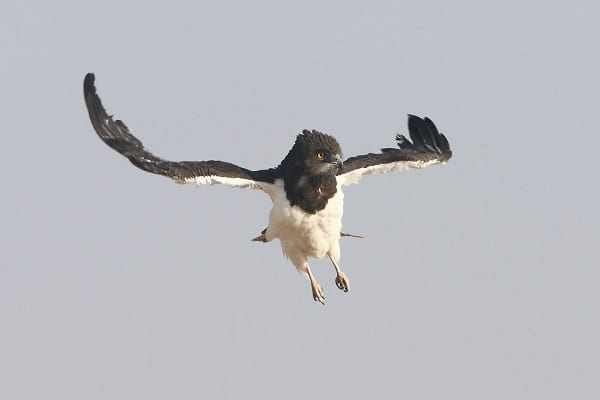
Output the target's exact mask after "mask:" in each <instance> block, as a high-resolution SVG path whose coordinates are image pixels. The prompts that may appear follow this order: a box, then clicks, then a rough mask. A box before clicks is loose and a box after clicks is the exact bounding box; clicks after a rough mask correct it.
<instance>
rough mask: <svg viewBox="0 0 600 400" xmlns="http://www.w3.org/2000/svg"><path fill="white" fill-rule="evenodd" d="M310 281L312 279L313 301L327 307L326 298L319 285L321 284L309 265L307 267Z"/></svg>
mask: <svg viewBox="0 0 600 400" xmlns="http://www.w3.org/2000/svg"><path fill="white" fill-rule="evenodd" d="M305 267H306V273H307V274H308V279H310V286H311V287H312V293H313V299H314V300H315V301H318V302H320V303H321V304H323V305H325V296H324V295H323V288H322V287H321V285H319V282H317V280H316V279H315V277H314V276H313V274H312V272H311V270H310V267H309V266H308V263H307V264H306V265H305Z"/></svg>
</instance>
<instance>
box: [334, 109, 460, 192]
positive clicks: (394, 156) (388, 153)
mask: <svg viewBox="0 0 600 400" xmlns="http://www.w3.org/2000/svg"><path fill="white" fill-rule="evenodd" d="M408 132H409V134H410V138H411V139H412V143H411V142H410V140H408V139H407V138H405V137H404V136H403V135H396V141H397V142H398V147H399V148H398V149H389V148H388V149H381V153H369V154H364V155H360V156H355V157H350V158H349V159H347V160H346V161H344V167H343V168H342V171H341V172H340V173H339V174H338V177H337V178H338V182H340V183H341V184H342V185H351V184H353V183H358V182H359V181H360V178H362V176H363V175H370V174H386V173H388V172H392V171H398V170H405V169H408V168H425V167H428V166H430V165H433V164H439V163H443V162H446V161H448V160H449V159H450V157H452V150H450V144H449V143H448V140H447V139H446V137H445V136H444V135H442V134H441V133H439V131H438V130H437V128H436V127H435V125H434V123H433V121H431V120H430V119H429V118H424V119H421V118H419V117H417V116H414V115H409V116H408Z"/></svg>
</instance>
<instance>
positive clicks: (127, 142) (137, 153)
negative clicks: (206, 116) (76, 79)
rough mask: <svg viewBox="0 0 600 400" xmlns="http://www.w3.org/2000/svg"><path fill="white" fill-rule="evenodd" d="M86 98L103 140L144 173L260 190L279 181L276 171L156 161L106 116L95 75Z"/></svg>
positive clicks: (220, 163) (86, 82) (89, 77)
mask: <svg viewBox="0 0 600 400" xmlns="http://www.w3.org/2000/svg"><path fill="white" fill-rule="evenodd" d="M83 95H84V97H85V104H86V106H87V109H88V112H89V114H90V120H91V121H92V125H93V126H94V129H95V130H96V133H97V134H98V136H100V139H102V140H103V141H104V143H106V144H107V145H109V146H110V147H111V148H112V149H114V150H116V151H118V152H119V153H121V154H122V155H124V156H125V157H127V158H128V159H129V161H131V163H132V164H133V165H135V166H136V167H138V168H140V169H143V170H144V171H147V172H151V173H153V174H160V175H164V176H167V177H169V178H171V179H174V180H175V181H176V182H177V183H188V182H193V183H196V184H206V183H208V184H215V183H223V184H227V185H231V186H236V187H251V188H256V189H263V188H264V184H267V183H273V181H274V179H275V175H274V172H273V170H261V171H251V170H248V169H245V168H242V167H238V166H237V165H234V164H231V163H228V162H224V161H177V162H176V161H168V160H163V159H162V158H159V157H156V156H155V155H154V154H152V153H150V152H149V151H148V150H146V148H145V147H144V145H143V144H142V142H140V141H139V140H138V139H137V138H136V137H135V136H133V135H132V134H131V132H129V129H128V128H127V126H125V124H124V123H123V121H121V120H114V119H113V118H112V116H111V115H108V114H107V113H106V111H105V110H104V107H103V106H102V102H101V101H100V97H98V95H97V94H96V87H95V86H94V74H92V73H89V74H87V75H86V76H85V79H84V81H83Z"/></svg>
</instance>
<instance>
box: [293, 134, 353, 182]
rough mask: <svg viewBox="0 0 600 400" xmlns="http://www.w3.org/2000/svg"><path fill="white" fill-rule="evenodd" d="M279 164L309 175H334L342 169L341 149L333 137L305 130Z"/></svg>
mask: <svg viewBox="0 0 600 400" xmlns="http://www.w3.org/2000/svg"><path fill="white" fill-rule="evenodd" d="M281 164H282V166H285V167H292V166H294V167H300V168H302V169H303V170H305V171H307V172H309V173H310V174H311V175H325V174H333V175H336V174H337V173H338V172H339V171H340V170H341V169H342V149H341V147H340V144H339V143H338V141H337V140H335V138H334V137H333V136H329V135H326V134H324V133H321V132H319V131H316V130H312V131H309V130H306V129H305V130H303V131H302V133H301V134H299V135H298V136H297V137H296V142H295V143H294V146H293V147H292V149H291V150H290V152H289V153H288V155H287V156H286V158H285V159H284V160H283V161H282V163H281Z"/></svg>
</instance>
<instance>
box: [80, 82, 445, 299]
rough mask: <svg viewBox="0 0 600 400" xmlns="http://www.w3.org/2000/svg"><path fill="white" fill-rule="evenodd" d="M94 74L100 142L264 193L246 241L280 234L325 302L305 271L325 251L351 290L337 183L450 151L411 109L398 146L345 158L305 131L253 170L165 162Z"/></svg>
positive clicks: (194, 175)
mask: <svg viewBox="0 0 600 400" xmlns="http://www.w3.org/2000/svg"><path fill="white" fill-rule="evenodd" d="M94 80H95V78H94V74H92V73H89V74H87V75H86V76H85V79H84V83H83V93H84V97H85V103H86V106H87V110H88V112H89V116H90V120H91V122H92V126H93V127H94V130H95V131H96V133H97V134H98V136H99V137H100V139H102V140H103V141H104V143H106V144H107V145H108V146H110V147H111V148H112V149H114V150H116V151H117V152H119V153H120V154H122V155H123V156H125V157H127V158H128V159H129V161H130V162H131V163H132V164H133V165H135V166H136V167H138V168H140V169H142V170H144V171H147V172H150V173H153V174H159V175H163V176H166V177H168V178H171V179H173V180H174V181H175V182H177V183H195V184H197V185H201V184H210V185H212V184H225V185H229V186H233V187H238V188H252V189H258V190H262V191H263V192H265V193H266V194H267V195H268V196H269V197H270V198H271V200H272V202H273V207H272V208H271V211H270V213H269V222H268V226H267V228H266V229H264V230H263V231H262V232H261V234H260V235H258V236H257V237H256V238H254V239H252V240H254V241H258V242H265V243H266V242H271V241H273V240H275V239H279V241H280V243H281V248H282V250H283V253H284V254H285V255H286V256H287V257H288V258H289V260H290V261H291V263H292V264H293V265H294V267H296V269H297V270H298V271H299V272H300V273H302V274H304V275H305V276H307V277H308V279H309V281H310V285H311V290H312V296H313V299H314V300H315V301H319V302H321V303H323V304H324V300H325V296H324V292H323V288H322V286H321V285H320V284H319V282H318V281H317V280H316V278H315V276H314V274H313V272H312V271H311V269H310V266H309V264H308V259H309V258H310V257H312V258H317V259H320V258H324V257H326V256H327V257H328V258H329V259H330V260H331V263H332V264H333V267H334V268H335V271H336V278H335V283H336V286H337V287H338V288H339V289H341V290H343V291H344V292H347V291H348V289H349V288H350V282H349V280H348V276H347V275H346V274H345V273H344V272H343V271H342V269H341V268H340V243H339V242H340V238H341V237H342V236H354V235H349V234H346V233H343V232H342V231H341V229H342V214H343V208H344V195H343V192H342V187H343V186H344V185H350V184H355V183H358V182H359V181H360V179H361V177H362V176H364V175H370V174H383V173H388V172H392V171H401V170H406V169H409V168H425V167H428V166H430V165H434V164H440V163H445V162H446V161H448V160H449V159H450V157H451V156H452V151H451V150H450V145H449V143H448V140H447V139H446V137H445V136H444V135H443V134H441V133H440V132H439V131H438V129H437V128H436V126H435V125H434V123H433V122H432V121H431V120H430V119H429V118H420V117H417V116H414V115H409V116H408V131H409V135H410V138H411V140H412V141H411V140H408V139H407V138H406V137H404V136H403V135H396V144H397V148H384V149H381V151H380V152H377V153H368V154H364V155H358V156H354V157H350V158H347V159H346V160H343V158H342V149H341V147H340V145H339V143H338V141H337V140H336V139H335V138H334V137H333V136H330V135H327V134H325V133H322V132H319V131H316V130H303V131H302V133H300V134H298V135H297V136H296V140H295V142H294V145H293V146H292V148H291V149H290V151H289V152H288V153H287V155H286V156H285V157H284V158H283V160H282V161H281V163H280V164H279V165H278V166H275V167H272V168H267V169H259V170H251V169H247V168H243V167H240V166H238V165H236V164H232V163H230V162H226V161H218V160H208V161H169V160H165V159H163V158H160V157H157V156H155V155H154V154H152V153H151V152H150V151H149V150H148V149H146V148H145V147H144V145H143V144H142V142H141V141H140V140H139V139H137V138H136V137H135V136H133V134H132V133H131V132H130V131H129V129H128V128H127V126H126V125H125V124H124V123H123V122H122V121H121V120H118V119H114V118H113V117H112V116H111V115H108V114H107V113H106V110H105V109H104V107H103V105H102V102H101V100H100V97H98V94H97V91H96V87H95V85H94Z"/></svg>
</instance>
